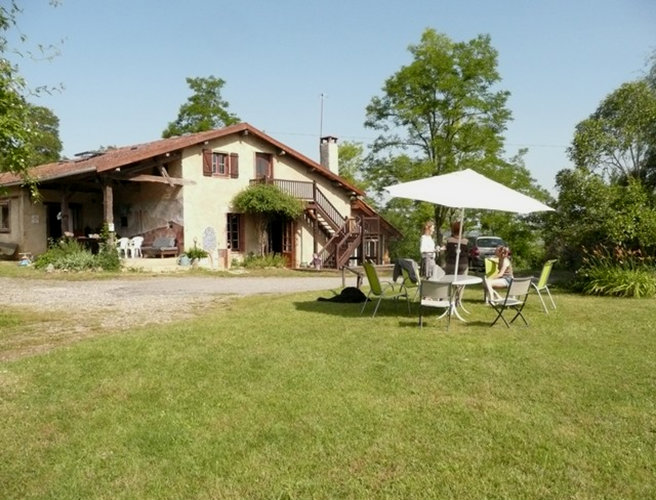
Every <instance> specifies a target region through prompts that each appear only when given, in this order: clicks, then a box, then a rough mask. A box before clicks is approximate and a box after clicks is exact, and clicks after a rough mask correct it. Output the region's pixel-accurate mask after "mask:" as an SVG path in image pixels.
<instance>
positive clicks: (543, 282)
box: [531, 259, 556, 314]
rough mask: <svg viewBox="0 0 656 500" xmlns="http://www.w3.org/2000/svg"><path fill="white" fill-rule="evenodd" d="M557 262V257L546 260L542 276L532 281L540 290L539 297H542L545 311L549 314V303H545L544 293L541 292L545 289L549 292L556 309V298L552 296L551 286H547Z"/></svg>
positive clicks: (536, 288)
mask: <svg viewBox="0 0 656 500" xmlns="http://www.w3.org/2000/svg"><path fill="white" fill-rule="evenodd" d="M555 262H556V259H553V260H548V261H547V262H545V263H544V267H543V268H542V272H541V273H540V278H539V279H538V281H537V282H535V281H533V283H531V284H532V285H533V288H535V291H536V292H538V297H540V302H542V307H543V308H544V312H545V313H547V314H549V311H548V310H547V305H546V304H545V303H544V299H543V298H542V294H541V293H540V292H544V291H546V292H547V295H548V296H549V299H550V300H551V305H552V306H553V308H554V310H555V309H556V303H555V302H554V299H553V297H552V296H551V292H550V291H549V287H548V286H547V281H549V275H550V274H551V268H552V267H553V265H554V263H555Z"/></svg>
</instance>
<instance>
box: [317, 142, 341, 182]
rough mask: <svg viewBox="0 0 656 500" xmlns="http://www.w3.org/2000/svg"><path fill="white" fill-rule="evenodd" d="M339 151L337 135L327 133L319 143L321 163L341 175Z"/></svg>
mask: <svg viewBox="0 0 656 500" xmlns="http://www.w3.org/2000/svg"><path fill="white" fill-rule="evenodd" d="M338 156H339V155H338V152H337V137H333V136H331V135H327V136H324V137H322V138H321V142H320V143H319V163H321V166H322V167H323V168H325V169H327V170H330V171H331V172H332V173H333V174H335V175H339V163H338V160H339V158H338Z"/></svg>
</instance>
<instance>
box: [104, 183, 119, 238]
mask: <svg viewBox="0 0 656 500" xmlns="http://www.w3.org/2000/svg"><path fill="white" fill-rule="evenodd" d="M103 219H104V221H105V224H107V229H108V230H109V238H108V240H107V244H108V245H109V246H110V247H113V246H114V242H115V240H116V233H115V229H114V190H113V188H112V181H111V180H110V179H106V180H105V181H104V182H103Z"/></svg>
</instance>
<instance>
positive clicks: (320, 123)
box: [319, 92, 326, 140]
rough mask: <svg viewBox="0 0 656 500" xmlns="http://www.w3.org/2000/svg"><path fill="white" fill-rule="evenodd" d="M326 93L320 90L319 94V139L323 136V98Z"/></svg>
mask: <svg viewBox="0 0 656 500" xmlns="http://www.w3.org/2000/svg"><path fill="white" fill-rule="evenodd" d="M324 97H326V95H325V94H324V93H323V92H322V93H321V95H320V98H321V110H320V112H319V140H321V138H322V137H323V99H324Z"/></svg>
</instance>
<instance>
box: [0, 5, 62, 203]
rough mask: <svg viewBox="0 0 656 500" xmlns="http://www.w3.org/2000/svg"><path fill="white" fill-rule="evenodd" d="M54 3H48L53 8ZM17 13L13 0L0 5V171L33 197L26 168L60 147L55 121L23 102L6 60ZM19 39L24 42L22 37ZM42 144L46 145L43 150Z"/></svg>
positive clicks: (21, 87)
mask: <svg viewBox="0 0 656 500" xmlns="http://www.w3.org/2000/svg"><path fill="white" fill-rule="evenodd" d="M57 3H58V2H57V1H54V0H51V1H50V4H51V5H53V6H56V5H57ZM20 12H21V9H20V7H19V4H18V2H16V1H15V0H12V1H10V2H7V3H5V4H3V5H0V172H13V173H16V174H21V175H22V176H23V177H24V178H25V180H26V181H28V183H29V184H30V186H31V189H32V193H33V194H34V195H35V196H36V194H37V192H36V187H35V184H34V182H33V181H32V180H31V179H29V177H28V175H27V169H28V168H29V167H30V166H33V165H35V164H38V163H40V162H41V159H42V158H41V156H39V154H37V153H39V152H40V153H43V152H44V151H45V149H48V150H49V151H50V152H52V154H54V155H56V156H59V153H60V151H61V144H60V143H59V144H58V141H59V136H58V132H57V126H58V122H57V121H56V118H55V119H54V120H53V118H54V115H53V114H52V112H50V111H49V110H46V108H42V107H38V106H33V105H31V104H29V103H28V102H27V101H26V100H25V97H24V96H25V95H26V94H27V93H28V88H27V85H26V82H25V80H24V79H23V78H22V77H21V76H20V74H19V72H18V67H17V66H16V65H14V64H12V63H11V62H10V61H9V59H8V58H7V57H6V54H7V53H8V52H9V51H10V48H9V43H8V39H7V35H6V34H7V32H8V31H9V30H10V29H12V28H14V27H15V26H16V18H17V16H18V15H19V14H20ZM19 39H20V41H21V42H25V41H26V37H25V35H23V34H20V37H19ZM44 90H46V89H45V88H40V89H35V90H32V91H31V92H32V93H34V94H39V93H40V92H42V91H44ZM43 118H46V119H43ZM53 127H54V128H53ZM46 143H48V144H49V145H48V147H47V148H45V149H44V146H45V144H46ZM49 157H50V156H48V158H49Z"/></svg>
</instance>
